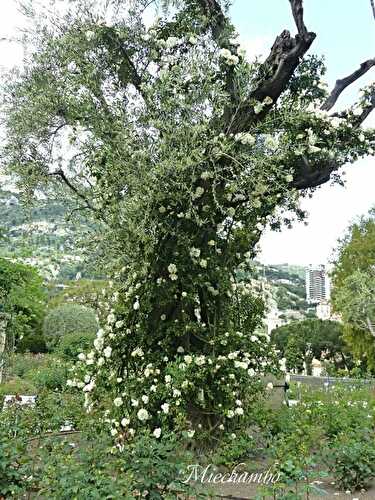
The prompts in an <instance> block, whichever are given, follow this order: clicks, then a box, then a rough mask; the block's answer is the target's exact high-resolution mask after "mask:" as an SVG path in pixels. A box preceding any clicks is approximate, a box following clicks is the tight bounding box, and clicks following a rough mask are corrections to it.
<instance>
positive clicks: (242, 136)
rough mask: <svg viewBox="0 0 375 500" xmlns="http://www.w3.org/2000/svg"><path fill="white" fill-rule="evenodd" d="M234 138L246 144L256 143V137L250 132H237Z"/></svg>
mask: <svg viewBox="0 0 375 500" xmlns="http://www.w3.org/2000/svg"><path fill="white" fill-rule="evenodd" d="M234 140H235V141H237V142H240V143H241V144H244V145H248V146H253V145H254V144H255V143H256V138H255V137H254V136H253V135H252V134H250V132H239V133H238V134H236V135H235V136H234Z"/></svg>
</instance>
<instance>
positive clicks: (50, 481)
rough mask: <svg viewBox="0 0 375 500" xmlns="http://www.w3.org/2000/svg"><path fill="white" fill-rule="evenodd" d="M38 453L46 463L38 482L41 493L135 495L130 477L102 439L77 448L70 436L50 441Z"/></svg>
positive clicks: (86, 497) (97, 498)
mask: <svg viewBox="0 0 375 500" xmlns="http://www.w3.org/2000/svg"><path fill="white" fill-rule="evenodd" d="M43 452H44V453H43ZM39 455H42V457H41V459H42V460H43V462H44V463H45V467H44V469H43V473H42V474H41V475H40V481H39V483H38V490H39V493H40V494H41V495H45V496H46V497H48V498H51V499H55V500H60V499H61V500H70V499H73V498H79V499H82V500H91V499H92V500H101V499H103V498H105V499H117V498H124V499H126V500H131V499H132V498H134V496H133V494H132V485H131V478H130V477H129V476H128V475H126V474H125V473H124V472H123V471H122V467H121V462H120V460H119V459H118V458H116V457H113V456H111V455H110V454H109V453H108V449H106V447H105V446H104V443H102V442H99V443H96V444H95V443H93V442H92V443H89V444H88V445H86V446H85V445H82V446H80V447H79V448H78V449H76V448H74V447H72V444H71V439H68V440H66V439H64V440H62V441H60V442H59V441H56V440H55V441H53V440H49V441H47V442H44V443H43V451H42V452H39Z"/></svg>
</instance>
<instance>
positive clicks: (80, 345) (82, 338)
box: [56, 332, 95, 361]
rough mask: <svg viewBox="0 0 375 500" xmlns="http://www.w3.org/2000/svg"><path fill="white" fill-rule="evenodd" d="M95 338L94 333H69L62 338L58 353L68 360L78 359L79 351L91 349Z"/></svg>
mask: <svg viewBox="0 0 375 500" xmlns="http://www.w3.org/2000/svg"><path fill="white" fill-rule="evenodd" d="M94 339H95V335H94V334H93V333H88V332H86V333H75V332H74V333H67V334H66V335H64V336H63V337H62V339H61V340H60V343H59V345H58V347H57V349H56V353H57V354H58V355H59V356H61V357H62V358H63V359H65V360H67V361H76V360H77V356H78V354H79V353H81V352H85V351H88V350H89V348H90V347H91V346H92V344H93V341H94Z"/></svg>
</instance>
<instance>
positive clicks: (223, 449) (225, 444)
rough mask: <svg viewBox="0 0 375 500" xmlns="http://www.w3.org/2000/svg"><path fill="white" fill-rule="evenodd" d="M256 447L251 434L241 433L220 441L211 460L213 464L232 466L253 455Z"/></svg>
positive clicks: (256, 444)
mask: <svg viewBox="0 0 375 500" xmlns="http://www.w3.org/2000/svg"><path fill="white" fill-rule="evenodd" d="M257 449H259V448H258V443H256V442H255V440H254V438H253V437H252V436H249V435H247V434H243V435H241V436H237V437H236V438H234V439H233V438H231V437H230V438H229V439H227V440H225V441H222V442H221V443H220V446H219V448H218V449H217V450H216V452H215V454H214V456H213V457H212V461H213V463H214V464H215V465H225V466H233V465H236V464H238V463H240V462H244V461H245V460H249V459H250V458H251V457H254V455H255V453H256V451H257Z"/></svg>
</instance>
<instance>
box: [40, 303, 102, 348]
mask: <svg viewBox="0 0 375 500" xmlns="http://www.w3.org/2000/svg"><path fill="white" fill-rule="evenodd" d="M97 329H98V320H97V318H96V314H95V311H94V310H93V309H90V308H88V307H85V306H81V305H78V304H63V305H61V306H59V307H56V308H55V309H52V310H51V311H50V312H49V313H48V314H47V316H46V318H45V320H44V324H43V332H44V337H45V339H46V342H47V345H48V347H49V348H50V349H54V348H56V347H57V346H58V345H59V343H60V341H61V339H62V338H63V337H64V335H67V334H70V333H75V332H79V333H87V334H90V333H91V334H94V333H95V332H96V331H97Z"/></svg>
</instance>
